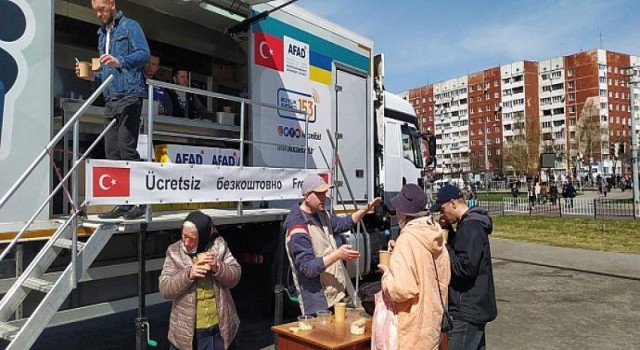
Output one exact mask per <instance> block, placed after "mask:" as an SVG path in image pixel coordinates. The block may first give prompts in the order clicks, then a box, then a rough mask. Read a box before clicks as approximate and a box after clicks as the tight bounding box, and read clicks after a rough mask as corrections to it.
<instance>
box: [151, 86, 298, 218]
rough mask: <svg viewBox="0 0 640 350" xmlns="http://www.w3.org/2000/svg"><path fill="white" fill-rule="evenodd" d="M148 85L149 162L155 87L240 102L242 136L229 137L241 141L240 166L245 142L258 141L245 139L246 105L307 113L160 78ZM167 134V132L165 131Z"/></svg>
mask: <svg viewBox="0 0 640 350" xmlns="http://www.w3.org/2000/svg"><path fill="white" fill-rule="evenodd" d="M146 83H147V86H148V98H149V104H148V113H147V141H148V143H147V162H151V161H152V159H153V154H152V153H153V149H152V144H153V134H154V131H153V104H152V102H151V101H153V89H154V87H161V88H165V89H170V90H176V91H183V92H187V93H192V94H195V95H201V96H207V97H212V98H219V99H222V100H227V101H232V102H236V103H240V137H239V138H238V139H228V141H231V142H239V144H240V149H239V152H238V153H239V161H238V163H239V166H240V167H243V166H244V146H245V143H247V142H253V143H256V141H248V140H246V139H245V132H244V130H245V121H246V112H247V109H246V106H245V105H247V104H248V105H252V106H254V105H255V106H259V107H265V108H270V109H275V110H277V111H286V112H291V113H298V114H303V115H306V113H307V112H306V111H303V110H300V109H292V108H286V107H280V106H277V105H274V104H271V103H265V102H259V101H253V100H250V99H246V98H242V97H236V96H231V95H225V94H221V93H217V92H212V91H207V90H202V89H197V88H192V87H187V86H182V85H177V84H170V83H165V82H162V81H159V80H153V79H147V81H146ZM308 125H309V118H305V131H306V130H308ZM158 134H160V132H158ZM163 134H166V133H163ZM193 137H194V138H202V139H205V138H206V137H197V136H193ZM304 149H305V169H306V168H307V157H308V156H309V153H308V152H309V139H308V138H306V139H305V146H304ZM237 213H238V215H242V202H241V201H240V202H238V207H237ZM151 219H152V212H151V207H150V206H147V210H146V215H145V220H146V221H147V222H150V221H151Z"/></svg>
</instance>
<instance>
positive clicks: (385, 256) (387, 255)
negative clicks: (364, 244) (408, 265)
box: [379, 250, 391, 267]
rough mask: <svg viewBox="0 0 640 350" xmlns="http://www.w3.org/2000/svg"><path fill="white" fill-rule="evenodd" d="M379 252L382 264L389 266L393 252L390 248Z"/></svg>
mask: <svg viewBox="0 0 640 350" xmlns="http://www.w3.org/2000/svg"><path fill="white" fill-rule="evenodd" d="M379 253H380V265H384V266H386V267H389V259H391V252H390V251H388V250H381V251H380V252H379Z"/></svg>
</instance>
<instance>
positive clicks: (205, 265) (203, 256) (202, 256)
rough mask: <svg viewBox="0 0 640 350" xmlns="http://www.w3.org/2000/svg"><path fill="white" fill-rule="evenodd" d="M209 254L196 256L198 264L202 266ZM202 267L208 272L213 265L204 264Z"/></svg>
mask: <svg viewBox="0 0 640 350" xmlns="http://www.w3.org/2000/svg"><path fill="white" fill-rule="evenodd" d="M207 255H208V253H206V252H205V253H200V254H198V255H196V263H198V264H200V263H202V262H203V261H204V259H206V258H207ZM201 266H202V267H204V268H205V269H206V270H207V271H211V265H209V264H206V263H203V264H201Z"/></svg>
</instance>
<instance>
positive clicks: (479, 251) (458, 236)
mask: <svg viewBox="0 0 640 350" xmlns="http://www.w3.org/2000/svg"><path fill="white" fill-rule="evenodd" d="M492 230H493V224H492V222H491V217H489V213H488V212H487V210H486V209H484V208H479V207H475V208H471V209H469V210H468V211H467V212H466V213H465V214H464V215H463V216H462V219H461V220H460V222H459V223H458V226H457V227H456V232H455V234H453V235H452V236H449V240H448V242H447V243H448V244H447V249H448V250H449V256H450V258H451V284H449V312H450V313H451V315H452V316H453V317H454V318H455V319H458V320H461V321H465V322H470V323H486V322H490V321H493V320H494V319H495V318H496V316H497V314H498V310H497V308H496V296H495V288H494V285H493V268H492V266H491V248H490V246H489V235H490V234H491V231H492Z"/></svg>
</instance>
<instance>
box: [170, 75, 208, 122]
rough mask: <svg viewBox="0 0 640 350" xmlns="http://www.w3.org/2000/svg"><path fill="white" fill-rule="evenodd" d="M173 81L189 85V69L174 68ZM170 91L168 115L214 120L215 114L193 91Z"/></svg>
mask: <svg viewBox="0 0 640 350" xmlns="http://www.w3.org/2000/svg"><path fill="white" fill-rule="evenodd" d="M172 79H173V83H174V84H177V85H182V86H189V71H187V70H186V69H184V68H174V69H173V72H172ZM168 91H169V102H170V103H169V107H168V108H167V109H168V111H167V113H166V114H167V115H172V116H174V117H179V118H189V119H197V118H202V119H209V120H212V121H213V120H214V116H213V114H211V113H209V111H207V108H206V107H205V106H204V105H203V104H202V102H201V101H200V98H199V97H198V96H196V95H194V94H192V93H189V92H184V91H175V90H168Z"/></svg>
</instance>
